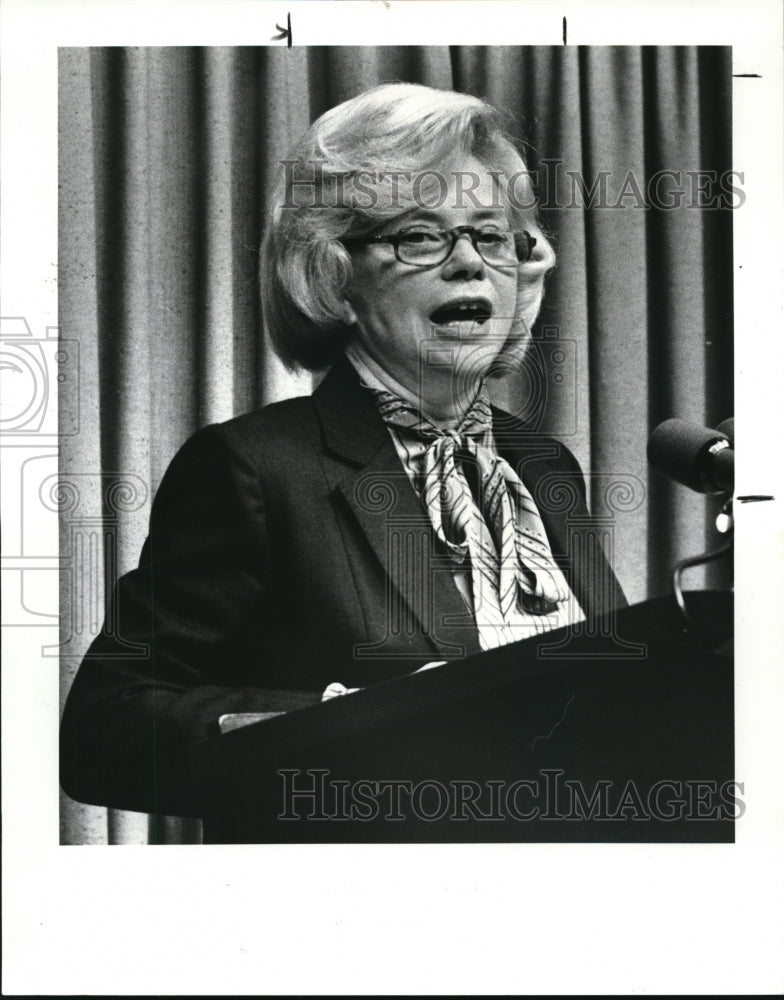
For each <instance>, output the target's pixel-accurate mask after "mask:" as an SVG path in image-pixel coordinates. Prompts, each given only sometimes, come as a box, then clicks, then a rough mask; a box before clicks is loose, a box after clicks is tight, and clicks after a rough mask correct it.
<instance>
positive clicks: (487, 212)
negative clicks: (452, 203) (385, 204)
mask: <svg viewBox="0 0 784 1000" xmlns="http://www.w3.org/2000/svg"><path fill="white" fill-rule="evenodd" d="M399 221H400V222H401V223H405V222H436V223H438V225H439V226H440V227H441V228H446V222H445V220H444V218H443V216H442V215H441V213H440V212H436V211H432V210H428V209H426V208H424V209H423V208H415V209H413V210H412V211H411V212H410V213H408V214H406V215H404V216H403V217H402V218H401V219H400V220H399ZM488 221H491V222H503V223H504V224H505V225H507V226H508V225H509V219H508V218H507V216H506V212H505V211H504V210H503V209H502V208H484V209H480V210H479V211H476V212H474V213H473V215H471V216H470V218H469V219H468V222H469V224H472V223H473V224H475V223H477V222H488Z"/></svg>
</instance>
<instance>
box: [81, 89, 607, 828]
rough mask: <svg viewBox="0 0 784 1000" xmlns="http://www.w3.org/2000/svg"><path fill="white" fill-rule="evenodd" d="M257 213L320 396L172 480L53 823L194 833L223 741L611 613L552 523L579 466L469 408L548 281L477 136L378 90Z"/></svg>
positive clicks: (507, 355)
mask: <svg viewBox="0 0 784 1000" xmlns="http://www.w3.org/2000/svg"><path fill="white" fill-rule="evenodd" d="M275 204H276V207H275V210H274V212H273V214H272V217H271V220H270V222H269V225H268V229H267V234H266V238H265V242H264V248H263V267H262V270H263V274H262V295H263V303H264V310H265V322H266V325H267V328H268V331H269V333H270V335H271V337H272V340H273V342H274V344H275V345H276V348H277V350H278V352H279V353H280V355H281V356H282V357H283V358H284V360H286V361H287V363H289V364H290V365H301V366H305V367H307V368H311V369H313V370H321V369H324V368H327V367H329V369H330V370H329V373H328V374H327V375H326V377H325V379H324V381H323V382H322V383H321V385H320V386H319V388H318V389H317V390H316V392H315V393H314V394H313V396H311V397H304V398H299V399H292V400H287V401H285V402H282V403H277V404H274V405H272V406H268V407H266V408H265V409H263V410H261V411H258V412H256V413H251V414H247V415H245V416H243V417H239V418H236V419H234V420H231V421H229V422H227V423H225V424H221V425H213V426H210V427H207V428H205V429H203V430H202V431H200V432H199V433H197V434H196V435H195V436H194V437H193V438H191V440H190V441H188V442H187V443H186V444H185V446H184V447H183V448H182V449H181V451H180V452H179V454H178V455H177V456H176V457H175V458H174V460H173V462H172V464H171V466H170V467H169V469H168V471H167V474H166V476H165V477H164V479H163V481H162V483H161V486H160V488H159V490H158V494H157V496H156V498H155V502H154V505H153V510H152V515H151V521H150V532H149V537H148V539H147V542H146V543H145V546H144V549H143V551H142V555H141V560H140V564H139V568H138V569H136V570H134V571H133V572H131V573H129V574H127V575H126V576H125V577H123V578H122V579H121V580H120V581H119V583H118V590H117V594H116V606H117V607H118V609H119V627H118V628H109V627H106V626H105V627H104V631H103V632H102V633H101V635H100V636H99V637H98V638H97V639H96V640H95V642H94V643H93V645H92V647H91V649H90V651H89V653H88V655H87V657H86V658H85V661H84V663H83V664H82V667H81V669H80V671H79V674H78V676H77V679H76V681H75V683H74V686H73V689H72V691H71V694H70V696H69V699H68V703H67V706H66V710H65V713H64V717H63V724H62V748H61V768H62V782H63V787H64V788H65V790H66V791H67V792H68V793H69V794H70V795H72V796H73V797H75V798H78V799H83V800H86V801H91V802H98V803H102V804H106V805H111V806H117V807H121V808H130V809H141V810H144V811H154V812H164V813H175V814H177V813H181V814H198V813H199V802H198V795H197V793H196V791H195V790H194V789H193V788H192V787H191V784H190V781H189V777H188V766H187V751H188V747H189V746H190V745H191V744H193V743H194V742H196V741H198V740H200V739H203V738H205V736H207V735H208V733H209V731H210V727H211V726H213V725H214V724H215V721H216V720H217V719H218V718H219V717H220V716H222V715H224V714H227V713H232V712H267V711H290V710H292V709H296V708H299V707H303V706H306V705H311V704H315V703H317V702H319V701H320V700H322V699H323V698H324V697H325V696H328V695H331V694H334V693H335V692H336V691H337V692H344V691H346V690H351V689H353V688H357V687H364V686H367V685H369V684H373V683H375V682H378V681H381V680H384V679H387V678H390V677H393V676H396V675H400V674H403V673H406V672H409V671H413V670H416V669H419V668H421V667H423V666H428V665H431V664H433V663H443V662H445V661H448V660H450V659H454V658H457V657H463V656H466V655H468V654H471V653H477V652H480V651H481V650H482V649H488V648H491V647H493V646H498V645H501V644H504V643H507V642H511V641H515V640H516V639H522V638H526V637H527V636H529V635H532V634H537V633H541V632H543V631H546V630H548V629H552V628H556V627H559V626H562V625H566V624H570V623H576V622H578V621H580V620H581V619H582V618H583V617H584V616H588V617H593V616H595V615H596V614H599V613H602V612H603V611H605V610H608V609H609V608H610V607H612V606H614V605H618V604H620V603H621V602H622V600H623V598H622V595H621V594H620V591H619V589H618V586H617V583H616V581H615V578H614V576H613V574H612V571H611V569H610V568H609V566H608V565H607V564H606V562H605V561H604V559H603V557H602V556H601V555H600V554H598V555H596V557H595V558H594V560H593V561H592V562H591V564H590V565H588V564H587V561H586V559H585V558H583V559H581V558H580V553H581V552H582V551H583V546H580V545H574V544H573V539H574V537H575V536H574V535H571V536H570V535H569V527H568V525H567V517H566V511H565V510H564V509H563V505H560V506H559V507H558V509H550V508H551V507H554V505H552V504H550V505H548V504H547V502H546V500H547V496H548V495H553V491H555V492H556V493H557V492H558V491H560V492H561V494H562V495H563V492H564V490H566V491H568V492H569V495H571V496H572V497H573V504H572V507H573V512H575V513H576V514H577V515H578V516H579V517H582V518H583V523H584V520H585V515H586V514H587V512H586V510H585V502H584V485H583V483H582V478H581V475H580V471H579V467H578V466H577V463H576V462H575V460H574V458H573V457H572V456H571V455H570V453H569V452H568V451H567V450H566V449H565V448H564V447H563V446H562V445H560V444H559V443H557V442H555V441H553V440H551V439H546V438H542V437H541V436H539V435H537V434H535V433H534V432H533V431H532V430H530V429H528V428H526V427H525V425H523V424H522V423H521V422H519V421H518V420H516V419H515V418H514V417H511V416H510V415H508V414H503V413H501V412H500V411H493V410H491V408H490V407H489V404H488V402H487V396H486V386H485V381H486V379H487V378H488V377H493V376H495V375H498V374H503V373H506V372H508V371H509V370H510V366H517V365H519V364H520V363H521V361H522V358H523V356H524V353H525V350H526V347H527V344H528V337H529V332H528V331H529V328H530V325H531V323H532V322H533V320H534V319H535V317H536V314H537V312H538V309H539V305H540V302H541V297H542V289H543V282H544V277H545V274H546V273H547V271H548V270H549V269H550V268H551V267H552V265H553V262H554V257H553V253H552V250H551V248H550V246H549V244H548V242H547V240H546V238H545V236H544V234H543V233H542V231H541V229H540V228H539V226H538V224H537V221H536V215H535V209H534V204H533V198H532V196H531V188H530V183H529V180H528V177H527V175H526V172H525V164H524V163H523V161H522V159H521V158H520V156H519V154H518V153H517V152H516V150H515V149H514V147H513V146H512V145H511V143H510V142H509V141H508V140H507V139H506V138H505V137H504V136H503V134H502V133H501V131H500V128H499V125H498V120H497V115H496V113H495V112H494V110H493V109H492V108H490V107H489V106H488V105H486V104H485V103H484V102H482V101H480V100H479V99H477V98H474V97H470V96H467V95H463V94H456V93H451V92H445V91H436V90H432V89H430V88H426V87H421V86H417V85H410V84H394V85H386V86H381V87H377V88H374V89H373V90H371V91H368V92H367V93H365V94H361V95H360V96H358V97H356V98H354V99H353V100H351V101H347V102H346V103H345V104H342V105H340V106H338V107H336V108H334V109H332V110H331V111H329V112H327V113H326V114H325V115H323V116H322V117H321V118H320V119H319V120H318V121H317V122H316V123H315V124H314V125H313V126H312V127H311V129H310V130H309V131H308V132H307V133H306V134H305V136H304V137H303V139H302V141H301V142H300V144H299V146H298V147H297V149H296V150H295V153H294V155H293V157H292V158H291V159H289V160H286V161H284V163H283V164H282V170H281V178H280V184H279V186H278V189H277V192H276V196H275ZM597 580H598V581H599V582H600V585H598V586H597V584H596V581H597ZM129 641H130V642H132V643H135V644H137V648H138V645H139V644H142V646H143V647H145V648H146V653H145V654H144V655H142V656H140V657H138V658H132V657H128V656H127V652H126V651H127V649H128V646H127V643H128V642H129Z"/></svg>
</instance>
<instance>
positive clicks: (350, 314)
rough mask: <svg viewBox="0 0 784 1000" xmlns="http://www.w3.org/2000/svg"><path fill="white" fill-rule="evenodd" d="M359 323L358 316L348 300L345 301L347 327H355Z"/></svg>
mask: <svg viewBox="0 0 784 1000" xmlns="http://www.w3.org/2000/svg"><path fill="white" fill-rule="evenodd" d="M356 321H357V314H356V313H355V312H354V307H353V306H352V305H351V303H350V302H349V300H348V299H343V322H344V323H345V324H346V326H353V325H354V324H355V323H356Z"/></svg>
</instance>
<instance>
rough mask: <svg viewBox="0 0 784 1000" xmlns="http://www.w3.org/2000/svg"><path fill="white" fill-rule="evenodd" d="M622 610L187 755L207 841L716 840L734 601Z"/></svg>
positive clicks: (696, 600) (727, 774)
mask: <svg viewBox="0 0 784 1000" xmlns="http://www.w3.org/2000/svg"><path fill="white" fill-rule="evenodd" d="M687 602H688V606H689V610H690V611H691V614H692V616H693V617H694V618H695V619H696V620H697V622H698V623H700V625H701V628H702V630H703V635H704V642H703V645H702V646H701V647H699V648H698V647H696V646H695V644H694V643H693V641H692V640H691V639H690V637H688V636H687V635H686V634H685V631H684V628H683V622H682V619H681V617H680V615H679V612H678V609H677V607H676V605H675V602H674V600H673V599H672V598H659V599H655V600H652V601H648V602H645V603H644V604H640V605H635V606H633V607H630V608H626V609H623V610H621V611H618V612H616V613H615V614H614V615H612V616H609V617H608V618H607V619H601V620H600V621H598V622H595V623H593V625H584V626H583V627H582V628H579V629H561V630H558V631H556V632H550V633H547V634H545V635H543V636H539V637H535V638H529V639H526V640H524V641H521V642H518V643H514V644H511V645H508V646H504V647H502V648H500V649H497V650H493V651H490V652H486V653H483V654H480V655H478V656H473V657H470V658H467V659H465V660H461V661H457V662H453V663H449V664H447V665H445V666H443V667H438V668H434V669H432V670H429V671H424V672H422V673H417V674H412V675H407V676H405V677H400V678H397V679H395V680H391V681H387V682H385V683H382V684H378V685H375V686H373V687H370V688H366V689H363V690H361V691H359V692H357V693H354V694H350V695H346V696H343V697H338V698H335V699H333V700H331V701H328V702H325V703H323V704H321V705H316V706H312V707H309V708H305V709H301V710H299V711H296V712H292V713H290V714H287V715H279V716H277V717H274V718H269V719H266V720H264V721H261V722H258V723H255V724H253V725H248V726H245V727H243V728H239V729H235V730H233V731H231V732H227V733H224V734H222V735H218V736H215V737H214V738H211V739H208V740H206V741H204V742H201V743H199V744H197V745H196V746H195V747H193V748H192V758H191V761H192V767H193V773H194V776H195V780H196V782H197V784H198V786H199V788H200V789H201V791H202V794H203V801H204V810H203V812H204V815H203V818H204V835H205V841H206V842H210V843H367V842H374V843H419V842H431V843H451V842H477V843H488V842H495V843H498V842H571V843H580V842H624V841H626V842H628V841H632V842H725V843H726V842H732V841H733V840H734V821H735V819H737V818H738V817H739V816H740V815H742V812H743V810H744V805H743V802H742V787H739V786H738V785H737V783H736V782H735V775H734V738H733V737H734V734H733V658H732V654H731V649H730V647H731V637H732V595H731V594H727V593H717V592H700V593H691V594H688V595H687Z"/></svg>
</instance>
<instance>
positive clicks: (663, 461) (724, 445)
mask: <svg viewBox="0 0 784 1000" xmlns="http://www.w3.org/2000/svg"><path fill="white" fill-rule="evenodd" d="M728 445H729V439H728V437H727V436H726V435H725V434H721V433H719V432H718V431H714V430H710V429H709V428H707V427H701V426H700V425H699V424H690V423H688V422H687V421H685V420H677V419H672V420H665V421H664V422H663V423H661V424H659V426H658V427H657V428H656V429H655V430H654V432H653V433H652V434H651V436H650V438H649V439H648V461H649V462H650V463H651V465H652V466H653V467H654V468H655V469H658V471H659V472H663V473H664V475H665V476H669V477H670V479H674V480H675V482H676V483H681V484H682V485H683V486H688V487H689V489H692V490H696V491H697V492H698V493H713V492H724V491H725V490H726V489H727V486H726V484H725V483H724V482H723V481H722V482H720V483H717V482H716V481H715V479H714V478H713V475H712V473H713V466H714V464H715V456H716V455H718V454H720V453H721V451H722V450H728ZM729 457H730V456H729V455H728V456H727V458H729ZM723 479H724V473H723V471H722V480H723ZM731 489H732V486H731V485H730V486H729V490H730V491H731Z"/></svg>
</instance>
